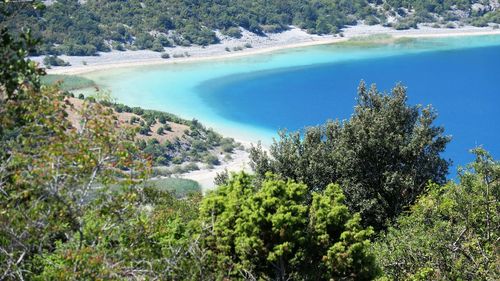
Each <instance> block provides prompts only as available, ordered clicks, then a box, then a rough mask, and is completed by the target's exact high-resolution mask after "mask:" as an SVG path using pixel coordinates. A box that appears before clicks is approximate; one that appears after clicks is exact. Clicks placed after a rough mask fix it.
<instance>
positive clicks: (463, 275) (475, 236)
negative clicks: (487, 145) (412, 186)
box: [373, 149, 500, 280]
mask: <svg viewBox="0 0 500 281" xmlns="http://www.w3.org/2000/svg"><path fill="white" fill-rule="evenodd" d="M474 152H475V154H476V161H475V162H474V163H472V164H471V165H470V166H469V167H468V169H467V170H465V171H462V172H461V173H460V175H459V179H460V183H459V184H455V183H449V184H447V185H445V186H442V187H439V186H436V185H432V186H431V187H430V188H429V189H430V193H429V194H428V195H425V196H422V197H421V198H420V199H419V200H418V202H417V203H416V204H415V205H414V206H413V207H412V208H411V212H410V213H409V214H406V215H403V216H401V217H400V218H399V219H398V221H397V224H395V225H394V226H393V227H390V228H389V229H388V230H387V232H386V233H385V234H384V235H383V236H382V238H381V239H380V240H379V241H378V242H377V243H376V245H375V246H374V249H373V252H374V253H375V254H376V255H377V257H378V261H379V263H380V265H381V266H382V268H383V269H384V272H385V273H386V275H387V276H386V278H387V279H394V280H499V279H500V269H499V267H498V265H499V264H500V256H499V248H498V240H499V239H500V236H499V234H500V229H499V227H500V214H499V210H500V201H499V200H500V163H499V162H498V161H494V160H493V159H492V158H491V156H490V155H488V154H487V153H486V152H485V151H484V150H483V149H476V150H475V151H474Z"/></svg>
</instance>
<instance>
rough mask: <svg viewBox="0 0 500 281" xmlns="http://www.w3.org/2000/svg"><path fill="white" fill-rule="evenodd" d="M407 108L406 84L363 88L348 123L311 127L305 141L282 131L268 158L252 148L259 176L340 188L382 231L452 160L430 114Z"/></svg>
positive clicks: (442, 178)
mask: <svg viewBox="0 0 500 281" xmlns="http://www.w3.org/2000/svg"><path fill="white" fill-rule="evenodd" d="M406 102H407V96H406V89H405V88H404V87H403V86H400V85H398V86H396V87H395V88H394V89H393V90H392V92H391V93H390V94H383V93H380V92H378V91H377V89H376V88H375V86H373V87H372V88H371V89H370V90H367V89H366V87H365V84H364V83H363V82H362V83H361V84H360V87H359V91H358V100H357V105H356V107H355V109H354V114H353V115H352V116H351V119H350V120H347V121H345V122H339V121H330V122H328V123H326V124H325V125H324V126H320V127H312V128H308V129H307V130H306V131H305V133H304V135H303V136H301V134H300V132H296V133H290V134H287V133H286V132H281V133H280V137H281V139H280V140H279V141H278V142H275V143H274V144H273V145H272V146H271V148H270V155H268V153H267V152H265V151H264V150H262V148H260V147H259V146H258V147H253V148H252V150H251V155H250V157H251V160H252V163H251V165H252V168H253V169H254V170H255V172H256V173H257V175H259V177H260V178H264V176H265V174H266V173H267V172H269V171H270V172H273V173H276V174H278V175H281V176H283V177H285V178H291V179H294V180H296V181H299V182H304V183H305V184H307V185H308V186H309V188H310V192H311V193H312V192H313V191H316V190H323V189H324V188H325V187H326V186H328V184H330V183H339V184H340V185H341V186H342V188H343V189H344V193H345V194H346V197H347V200H346V203H347V205H348V206H349V208H350V209H351V211H355V212H360V213H361V216H362V217H363V220H364V221H365V222H366V223H367V224H368V225H371V226H373V227H375V228H376V229H380V228H383V227H384V224H385V223H386V220H388V219H389V220H390V219H393V218H395V217H396V216H398V215H399V214H400V213H401V212H402V211H404V210H405V208H406V207H407V206H409V205H410V204H412V203H413V202H414V201H415V200H416V199H417V197H418V196H419V195H420V194H421V193H422V192H423V191H424V188H425V185H426V184H427V183H428V182H429V181H433V182H436V183H439V184H441V183H444V182H445V181H446V173H447V168H448V162H447V161H445V160H444V159H442V158H441V157H440V153H441V152H443V151H444V148H445V146H446V144H447V143H448V141H449V137H446V136H443V131H444V129H443V128H441V127H435V126H433V125H432V123H433V121H434V120H435V118H436V113H435V112H434V110H433V109H432V108H430V107H425V108H421V107H420V106H409V105H407V103H406Z"/></svg>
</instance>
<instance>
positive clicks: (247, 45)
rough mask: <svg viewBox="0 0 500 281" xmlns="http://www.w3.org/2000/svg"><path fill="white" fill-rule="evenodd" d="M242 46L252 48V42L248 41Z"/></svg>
mask: <svg viewBox="0 0 500 281" xmlns="http://www.w3.org/2000/svg"><path fill="white" fill-rule="evenodd" d="M243 46H244V47H245V48H247V49H249V48H252V44H250V43H245V45H243Z"/></svg>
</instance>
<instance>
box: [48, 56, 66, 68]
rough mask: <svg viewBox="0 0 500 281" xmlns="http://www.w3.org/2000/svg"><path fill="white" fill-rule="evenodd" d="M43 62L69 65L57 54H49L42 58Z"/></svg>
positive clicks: (53, 64)
mask: <svg viewBox="0 0 500 281" xmlns="http://www.w3.org/2000/svg"><path fill="white" fill-rule="evenodd" d="M43 64H45V65H46V66H70V65H71V64H70V63H69V62H66V61H64V60H62V59H61V58H59V57H57V56H51V55H49V56H46V57H45V58H44V59H43Z"/></svg>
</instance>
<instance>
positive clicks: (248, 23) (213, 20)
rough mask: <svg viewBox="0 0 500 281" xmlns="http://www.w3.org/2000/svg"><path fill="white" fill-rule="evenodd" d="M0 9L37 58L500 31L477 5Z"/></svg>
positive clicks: (92, 1) (146, 0) (166, 0)
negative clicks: (303, 36) (281, 38)
mask: <svg viewBox="0 0 500 281" xmlns="http://www.w3.org/2000/svg"><path fill="white" fill-rule="evenodd" d="M0 5H3V6H4V9H5V10H8V11H9V12H10V15H9V16H5V15H2V16H0V17H1V18H0V22H1V24H2V26H7V27H9V28H10V29H12V30H20V28H21V27H23V26H25V27H26V26H29V27H30V28H31V29H32V30H33V33H34V34H35V35H36V36H38V37H42V38H43V39H44V44H43V45H42V46H41V47H39V48H37V53H41V54H67V55H95V54H96V53H97V52H106V51H109V50H111V49H116V50H124V49H151V50H155V51H163V49H164V47H168V46H172V45H183V46H185V45H191V44H196V45H209V44H214V43H217V42H219V38H218V36H217V34H216V32H215V31H220V32H221V33H222V34H226V35H229V36H232V37H239V36H241V31H240V28H244V29H247V30H249V31H251V32H254V33H256V34H260V35H264V34H265V33H266V32H280V31H283V30H285V29H287V28H288V27H289V26H290V25H294V26H297V27H299V28H302V29H305V30H307V31H308V32H310V33H317V34H335V33H339V32H341V29H342V28H343V27H345V26H346V25H355V24H357V23H358V22H360V21H361V22H365V23H367V24H384V25H387V26H393V27H394V28H397V29H407V28H415V27H416V24H417V23H421V22H438V23H442V24H443V25H444V24H446V23H448V22H450V21H456V22H462V23H469V24H474V25H479V26H484V25H485V24H487V23H488V22H496V23H500V15H499V14H498V10H497V9H498V2H495V1H484V0H470V1H464V0H449V1H437V0H416V1H403V0H387V1H380V0H376V1H375V0H372V1H371V0H314V1H304V0H281V1H265V0H236V1H233V0H231V1H229V0H222V1H219V0H218V1H213V0H209V1H195V0H161V1H152V0H142V1H140V0H132V1H107V0H106V1H101V0H87V1H77V0H55V1H47V7H46V8H45V9H32V8H31V6H27V8H23V6H24V7H26V3H24V1H21V2H17V1H16V2H8V3H7V4H6V3H5V2H3V1H2V3H1V4H0Z"/></svg>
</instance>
